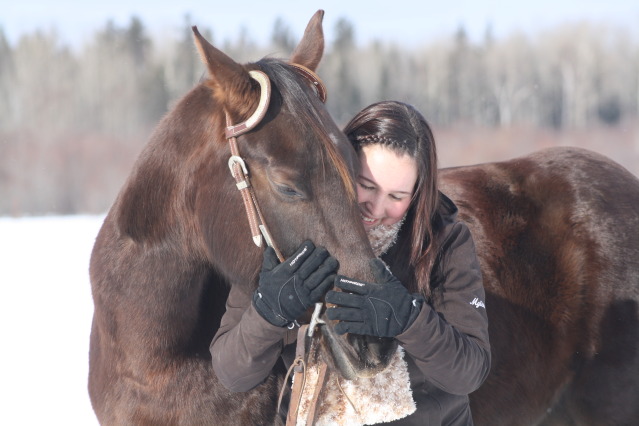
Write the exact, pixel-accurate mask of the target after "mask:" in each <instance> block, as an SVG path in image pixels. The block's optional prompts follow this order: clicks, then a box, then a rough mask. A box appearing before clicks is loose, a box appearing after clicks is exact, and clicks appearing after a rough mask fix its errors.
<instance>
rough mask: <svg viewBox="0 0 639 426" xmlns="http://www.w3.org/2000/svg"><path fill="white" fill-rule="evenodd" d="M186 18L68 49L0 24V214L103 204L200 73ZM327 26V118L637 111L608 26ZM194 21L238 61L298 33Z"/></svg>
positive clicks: (559, 121) (543, 119)
mask: <svg viewBox="0 0 639 426" xmlns="http://www.w3.org/2000/svg"><path fill="white" fill-rule="evenodd" d="M191 25H192V22H191V21H190V18H189V17H185V19H184V23H183V25H182V27H181V29H180V32H179V34H178V35H177V36H175V35H173V36H166V37H165V38H164V39H162V40H159V39H157V38H156V39H154V38H152V37H151V36H150V35H149V33H148V31H147V30H146V28H145V26H144V23H143V22H142V20H141V19H139V18H136V17H133V18H131V20H130V22H129V23H128V24H127V25H124V26H118V25H115V24H114V23H113V22H107V23H106V24H105V25H104V26H103V27H102V28H99V29H98V30H96V32H95V34H94V35H93V36H92V37H91V38H90V39H89V40H87V41H86V42H85V43H84V44H83V45H82V46H81V47H80V48H79V49H72V48H71V47H70V46H68V45H67V44H65V43H63V42H62V41H61V40H60V38H59V36H58V35H57V33H56V32H55V30H53V31H47V32H44V31H35V32H32V33H27V34H24V35H22V36H21V37H20V39H19V40H17V41H16V43H15V44H14V45H11V44H9V42H8V41H7V38H6V37H5V34H4V32H3V31H2V29H1V28H0V195H1V196H0V215H20V214H43V213H63V214H72V213H95V212H104V211H105V210H106V209H107V208H108V206H109V205H110V204H111V202H112V201H113V198H114V197H115V194H116V193H117V191H118V190H119V188H120V186H121V185H122V183H123V181H124V179H125V177H126V175H127V174H128V172H129V169H130V167H131V165H132V162H133V161H134V159H135V157H136V155H137V153H138V152H139V151H140V149H141V147H142V146H143V144H144V143H145V142H146V139H147V138H148V135H149V133H150V130H151V129H152V128H153V127H154V126H155V124H156V123H157V122H158V121H159V119H160V118H161V117H162V115H163V114H165V113H166V111H167V110H168V109H170V108H171V106H172V105H173V103H174V102H175V101H176V100H177V99H178V98H180V97H181V96H183V95H184V94H185V93H186V92H187V91H188V90H189V89H190V88H192V87H193V86H194V85H195V84H196V83H197V82H198V80H199V79H200V77H201V76H202V75H203V72H204V67H203V66H202V64H201V62H200V60H199V58H198V56H197V53H196V51H195V48H194V45H193V39H192V32H191ZM200 30H202V28H200ZM335 30H336V31H335V38H334V40H328V43H327V48H326V54H325V56H324V58H323V60H322V63H321V64H320V68H319V70H318V72H319V74H320V76H321V77H322V79H323V80H324V82H325V83H326V85H327V88H328V101H327V106H328V108H329V111H330V112H331V114H332V115H333V117H334V118H335V120H336V121H337V122H338V124H340V125H343V124H345V123H346V121H347V120H348V119H349V118H350V117H351V116H353V115H354V114H355V113H356V112H357V111H359V110H360V109H361V108H362V107H363V106H365V105H368V104H369V103H372V102H375V101H378V100H382V99H398V100H403V101H406V102H409V103H412V104H413V105H415V106H416V107H417V108H419V109H420V110H421V111H422V112H423V113H424V115H425V116H426V117H427V118H428V119H429V121H430V122H431V123H432V124H433V125H434V127H441V128H447V129H451V128H455V127H456V126H457V127H463V126H477V127H481V128H489V129H490V128H492V129H505V128H513V127H516V126H528V127H532V128H538V129H549V130H551V131H559V130H561V131H569V130H581V131H584V130H587V129H592V128H600V127H619V126H623V125H624V123H636V122H637V116H638V115H639V112H638V111H639V43H638V42H637V40H635V39H633V37H631V36H630V35H629V34H628V33H626V32H624V31H623V30H620V29H617V28H612V27H604V26H597V25H593V24H589V23H581V24H569V25H562V26H560V27H556V28H554V29H551V30H548V31H546V32H543V33H539V34H537V35H535V36H526V35H523V34H512V35H510V36H508V37H504V38H499V39H497V38H495V37H493V36H491V34H490V31H487V32H486V35H485V37H484V39H483V40H482V41H481V42H472V41H470V40H469V38H468V37H467V35H466V33H465V31H464V30H463V28H460V29H459V30H458V31H456V32H455V33H454V34H451V36H450V37H446V38H442V39H438V40H433V41H431V42H429V43H424V44H423V45H420V46H417V47H410V48H408V47H404V46H401V45H399V44H394V43H389V42H385V41H384V40H383V39H380V40H378V41H373V42H370V43H367V44H366V45H357V44H356V42H355V39H356V37H355V34H356V29H355V27H354V25H353V24H352V23H351V22H350V21H349V20H347V19H341V20H340V21H338V23H337V24H336V28H335ZM202 32H203V33H204V34H205V36H206V37H207V39H208V40H210V41H212V43H213V44H214V45H215V46H216V47H218V48H220V49H221V50H222V51H224V52H225V53H227V54H228V55H229V56H231V57H232V58H234V59H235V60H237V61H240V62H247V61H255V60H258V59H260V58H261V57H263V56H265V55H269V56H276V57H283V58H286V57H288V55H289V54H290V52H291V51H292V49H293V48H294V46H295V45H296V43H297V41H298V36H297V35H294V34H292V32H291V30H290V27H289V26H288V24H287V23H286V22H284V21H283V20H281V19H278V20H276V21H275V22H274V25H273V30H272V36H271V38H270V40H267V41H265V42H262V43H257V42H255V41H254V40H252V39H251V38H250V37H249V36H248V35H247V32H246V31H242V32H240V33H239V34H238V36H237V37H236V38H235V39H233V40H225V41H223V42H222V43H216V40H215V37H214V31H212V30H210V29H204V31H202Z"/></svg>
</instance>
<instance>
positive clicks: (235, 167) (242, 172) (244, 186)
mask: <svg viewBox="0 0 639 426" xmlns="http://www.w3.org/2000/svg"><path fill="white" fill-rule="evenodd" d="M290 65H291V66H292V67H293V68H294V69H295V71H297V72H298V73H299V74H300V75H301V76H303V77H304V78H305V79H306V80H308V81H309V82H310V83H311V86H312V87H313V89H314V90H315V92H316V93H317V96H318V97H319V98H320V100H321V101H322V102H325V101H326V87H325V86H324V83H322V80H320V78H319V77H318V76H317V74H315V73H314V72H313V71H311V70H310V69H308V68H306V67H305V66H302V65H299V64H290ZM249 75H250V76H251V78H252V79H254V80H255V81H257V82H258V83H259V85H260V100H259V102H258V105H257V109H256V110H255V112H253V114H252V115H251V116H250V117H249V118H248V119H247V120H245V121H243V122H241V123H239V124H235V125H234V124H232V122H231V117H230V116H229V114H228V112H225V118H226V129H225V132H224V134H225V136H226V138H227V139H228V140H229V145H230V147H231V158H229V169H231V174H232V175H233V178H235V184H236V186H237V189H239V190H240V193H241V194H242V200H243V202H244V208H245V210H246V216H247V218H248V221H249V227H250V229H251V235H252V237H253V242H254V243H255V245H256V246H258V247H261V246H262V239H264V240H265V241H266V244H267V245H268V246H269V247H272V248H273V250H275V254H276V255H277V257H278V259H279V260H280V262H283V261H284V257H283V256H282V252H281V251H280V250H279V249H278V248H277V247H276V246H275V244H274V242H273V238H272V237H271V233H270V232H269V230H268V227H267V226H266V222H265V221H264V216H263V215H262V211H261V210H260V206H259V204H258V202H257V198H256V197H255V192H254V191H253V187H252V186H251V182H250V180H249V177H248V175H249V172H248V168H247V167H246V163H245V162H244V160H243V159H242V157H241V156H240V152H239V149H238V147H237V136H240V135H243V134H244V133H246V132H248V131H250V130H252V129H253V128H255V126H257V125H258V124H259V123H260V121H262V119H263V118H264V116H265V115H266V111H267V110H268V105H269V102H270V99H271V82H270V80H269V78H268V76H267V75H266V74H265V73H263V72H262V71H257V70H252V71H249Z"/></svg>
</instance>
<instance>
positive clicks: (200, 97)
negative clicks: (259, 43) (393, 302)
mask: <svg viewBox="0 0 639 426" xmlns="http://www.w3.org/2000/svg"><path fill="white" fill-rule="evenodd" d="M322 17H323V12H322V11H318V13H316V14H315V15H314V17H313V18H312V19H311V21H310V22H309V24H308V26H307V29H306V32H305V34H304V36H303V38H302V40H301V41H300V43H299V45H298V46H297V48H296V49H295V51H294V52H293V54H292V56H291V59H290V63H287V62H283V61H280V60H276V59H263V60H261V61H259V62H257V63H254V64H248V65H246V66H242V65H240V64H237V63H236V62H234V61H233V60H232V59H231V58H229V57H228V56H226V55H225V54H223V53H222V52H221V51H219V50H218V49H216V48H214V47H213V46H211V45H210V44H209V43H208V42H207V41H206V40H204V39H203V38H202V37H201V36H200V34H199V32H198V31H197V29H195V28H194V33H195V43H196V46H197V48H198V50H199V52H200V55H201V57H202V60H203V62H204V63H205V65H206V66H207V68H208V71H209V75H208V78H207V79H206V80H205V81H203V82H202V83H201V84H199V85H198V86H197V87H195V88H194V89H193V90H192V91H191V92H189V93H188V94H187V95H186V96H185V97H184V98H183V99H182V100H181V101H180V102H179V103H178V104H177V105H176V106H175V108H174V109H173V110H172V111H171V112H170V113H169V114H168V115H167V116H166V117H165V118H164V119H163V120H162V122H161V123H160V124H159V125H158V127H157V129H156V130H155V132H154V134H153V135H152V137H151V139H150V141H149V143H148V144H147V146H146V147H145V149H144V150H143V152H142V153H141V155H140V157H139V159H138V161H137V163H136V165H135V166H134V169H133V171H132V173H131V175H130V177H129V179H128V180H127V182H126V183H125V185H124V187H123V189H122V190H121V192H120V194H119V195H118V197H117V199H116V201H115V203H114V205H113V207H112V208H111V210H110V211H109V213H108V215H107V217H106V219H105V221H104V224H103V226H102V229H101V230H100V233H99V235H98V237H97V240H96V242H95V246H94V249H93V253H92V257H91V265H90V274H91V284H92V292H93V300H94V318H93V325H92V331H91V344H90V373H89V394H90V397H91V402H92V405H93V408H94V410H95V412H96V415H97V417H98V419H99V421H100V422H101V423H103V424H154V425H155V424H219V425H228V424H242V425H247V424H276V423H278V422H279V421H280V420H279V417H278V416H277V415H276V405H277V404H276V403H277V395H278V391H279V389H280V387H281V386H282V384H283V383H282V382H283V376H284V374H283V371H282V365H279V364H278V365H276V367H275V370H274V372H273V375H272V376H271V377H269V379H268V380H267V381H266V382H265V383H263V384H262V385H260V386H258V387H257V388H256V389H254V390H253V391H250V392H246V393H244V394H240V395H238V394H232V393H230V392H229V391H227V390H226V389H225V388H224V387H223V386H222V385H221V384H219V382H218V380H217V378H216V376H215V374H214V372H213V371H212V367H211V357H210V354H209V344H210V342H211V340H212V337H213V335H214V334H215V332H216V330H217V328H218V327H219V322H220V318H221V316H222V314H223V313H224V306H225V300H226V297H227V294H228V289H229V286H231V285H239V286H251V287H252V288H255V286H256V285H257V275H258V272H259V269H260V266H261V262H262V251H263V247H256V245H255V244H254V243H253V240H252V239H251V235H254V234H252V233H251V229H252V228H251V229H250V228H249V224H248V223H249V222H248V220H247V215H246V213H245V211H244V204H243V198H242V195H240V192H239V191H238V187H236V181H235V179H234V177H233V176H232V175H231V173H230V171H229V165H228V164H229V158H230V157H231V154H232V152H231V148H230V147H229V143H228V142H227V136H228V135H225V130H226V131H227V132H228V128H227V127H229V125H238V126H236V127H233V129H234V130H233V131H232V132H231V133H233V132H235V131H237V145H238V149H239V153H237V154H239V155H237V154H236V155H237V156H236V157H234V160H233V162H232V164H233V173H234V174H235V176H237V175H238V174H239V170H241V167H239V166H238V164H239V165H241V163H242V162H244V163H245V166H246V167H247V168H248V171H249V173H250V178H251V181H250V182H251V187H252V188H253V190H254V195H255V198H256V199H257V201H258V205H259V208H260V210H261V212H262V214H263V217H264V223H265V224H266V225H267V226H268V228H269V229H270V234H271V236H272V239H273V241H274V243H275V245H276V247H277V248H279V250H280V251H281V252H282V253H283V255H284V256H287V255H290V254H292V253H293V252H294V250H295V249H296V248H297V247H298V246H299V245H300V244H301V243H302V242H303V241H304V240H305V239H311V240H313V241H314V242H315V243H316V244H318V245H323V246H325V247H326V248H327V249H328V250H329V251H330V252H331V253H332V254H333V255H334V256H335V257H336V258H337V259H339V260H340V269H341V270H342V271H343V272H344V273H346V274H349V275H352V276H355V277H360V278H361V279H369V280H370V279H371V278H372V277H371V272H370V270H369V264H368V260H369V259H370V258H372V257H373V254H372V251H371V249H370V247H369V244H368V239H367V237H366V234H365V232H364V229H363V227H362V225H361V216H360V214H359V209H358V207H357V203H356V199H355V193H354V185H353V182H352V178H351V174H352V172H353V166H354V164H355V163H354V161H353V160H354V157H353V156H354V153H353V151H352V148H351V146H350V143H349V142H348V141H347V140H346V138H345V136H344V135H343V134H342V132H341V131H340V130H339V129H338V127H337V126H336V125H335V123H334V122H333V121H332V119H331V118H330V116H329V114H328V113H327V111H326V108H325V106H324V104H323V103H322V101H321V97H322V96H323V94H324V93H323V90H322V86H321V82H319V81H318V80H317V79H315V78H314V77H315V76H314V73H313V70H315V69H316V67H317V65H318V63H319V61H320V59H321V56H322V53H323V47H324V38H323V34H322V27H321V21H322ZM293 63H294V64H297V65H292V64H293ZM300 66H301V67H300ZM256 72H257V73H256ZM261 73H263V74H261ZM264 75H266V76H267V78H264ZM256 76H257V77H256ZM259 76H262V77H259ZM258 77H259V78H258ZM269 86H270V89H268V87H269ZM269 92H270V94H269ZM265 93H266V95H265ZM264 100H266V102H263V101H264ZM254 111H257V112H259V113H254ZM227 118H228V122H227V121H226V119H227ZM242 123H243V124H242ZM244 126H246V127H247V129H251V130H250V131H249V132H247V133H244V134H241V132H242V131H241V129H243V128H244ZM238 129H240V130H239V131H238ZM240 157H241V160H239V161H238V159H239V158H240ZM240 186H241V185H240ZM336 200H339V202H336ZM259 238H260V237H259V235H258V237H257V239H258V242H259ZM323 330H324V333H325V335H326V336H328V338H329V339H330V340H331V349H332V350H333V354H332V358H334V359H336V360H338V361H337V362H336V363H335V364H336V365H333V368H339V369H340V371H341V372H342V374H343V375H345V376H347V377H348V376H350V377H352V376H353V375H356V374H360V373H363V374H370V373H369V372H370V371H372V372H374V371H378V370H380V369H382V368H384V367H385V365H386V364H387V363H388V361H389V360H390V355H391V354H392V353H394V352H395V349H396V346H395V344H394V343H393V342H392V341H390V340H380V339H373V338H369V337H363V336H351V337H350V338H348V340H347V338H345V337H341V336H336V335H335V333H333V332H332V328H331V326H330V325H328V326H325V327H323Z"/></svg>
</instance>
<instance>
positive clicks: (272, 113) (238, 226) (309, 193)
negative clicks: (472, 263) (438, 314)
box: [178, 11, 396, 378]
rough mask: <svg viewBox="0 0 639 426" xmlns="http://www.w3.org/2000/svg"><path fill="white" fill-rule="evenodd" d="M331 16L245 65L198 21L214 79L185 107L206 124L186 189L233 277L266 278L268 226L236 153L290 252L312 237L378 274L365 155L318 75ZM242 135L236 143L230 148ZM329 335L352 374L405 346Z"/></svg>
mask: <svg viewBox="0 0 639 426" xmlns="http://www.w3.org/2000/svg"><path fill="white" fill-rule="evenodd" d="M322 17H323V11H318V12H317V13H316V14H315V15H314V16H313V18H312V19H311V21H310V22H309V24H308V27H307V28H306V31H305V33H304V37H303V39H302V40H301V42H300V44H299V45H298V46H297V48H296V49H295V51H294V52H293V54H292V56H291V58H290V60H289V61H288V62H284V61H280V60H275V59H263V60H261V61H259V62H257V63H252V64H248V65H240V64H238V63H236V62H235V61H233V60H232V59H231V58H229V57H228V56H227V55H225V54H224V53H222V52H221V51H220V50H218V49H216V48H215V47H213V46H212V45H210V44H209V43H208V42H207V41H206V40H205V39H204V38H203V37H202V36H201V35H200V33H199V32H198V31H197V28H194V33H195V43H196V46H197V48H198V51H199V53H200V56H201V58H202V60H203V62H204V63H205V65H206V66H207V68H208V78H206V79H205V80H204V81H203V82H202V83H201V84H200V85H199V86H198V87H197V88H195V89H194V91H193V92H192V93H191V94H190V95H189V96H187V97H186V98H185V99H184V100H183V101H182V102H181V105H179V106H178V109H181V110H184V113H185V114H186V113H187V111H190V110H193V109H195V110H197V111H198V113H197V114H198V115H197V117H193V118H191V119H190V120H191V121H192V123H193V125H194V126H199V128H198V129H199V130H194V129H191V130H190V132H191V133H193V134H194V137H196V138H199V139H201V140H205V141H206V143H203V144H202V145H201V146H199V147H198V148H197V149H196V150H195V151H194V152H193V156H192V158H191V159H190V160H191V161H192V162H193V166H192V169H193V175H192V178H191V185H190V187H189V188H187V189H186V194H185V197H186V198H187V200H188V202H189V203H190V206H191V208H192V209H193V210H194V212H195V217H196V223H195V225H194V226H196V227H197V228H198V229H199V232H198V233H197V234H198V235H201V236H203V239H202V241H201V245H200V247H201V253H202V256H205V257H206V258H207V259H208V260H209V262H210V263H211V264H212V265H213V267H214V268H215V269H216V270H217V271H218V272H219V273H220V274H221V275H223V276H224V277H225V278H226V279H227V280H228V281H229V283H231V285H242V286H253V287H254V286H256V285H257V275H258V272H259V269H260V265H261V260H262V250H263V249H264V247H263V246H264V242H263V241H260V239H261V238H262V237H261V236H260V232H259V230H258V231H257V235H254V234H255V232H253V233H252V232H251V229H250V228H249V221H248V220H247V213H245V209H244V204H243V200H242V196H241V194H240V191H239V190H238V187H237V186H236V183H237V182H236V179H235V178H234V176H232V173H231V171H230V170H229V165H228V164H229V158H230V157H231V156H232V155H234V157H233V158H234V160H232V161H231V168H234V167H235V168H236V171H235V172H234V175H235V176H237V173H241V170H242V169H243V168H244V167H245V168H246V170H247V172H248V176H249V179H250V185H251V187H252V189H253V193H254V197H255V199H256V200H257V204H258V205H259V210H260V211H261V213H262V215H263V219H264V224H265V225H266V226H267V227H268V229H269V230H270V235H271V236H272V239H273V242H274V245H275V247H276V248H277V249H279V251H280V252H281V254H282V255H283V256H284V257H287V256H290V255H291V254H292V253H293V252H294V251H295V249H296V248H297V247H298V246H299V245H300V244H301V243H302V242H303V241H304V240H305V239H310V240H312V241H314V242H315V244H316V245H323V246H325V247H326V248H327V249H328V250H329V252H330V253H331V254H332V255H333V256H334V257H336V258H337V259H338V260H339V262H340V273H341V274H344V275H348V276H352V277H356V278H359V279H363V280H371V279H372V276H371V271H370V270H369V263H368V260H369V259H370V258H372V257H373V256H374V255H373V253H372V251H371V249H370V246H369V242H368V239H367V236H366V233H365V231H364V228H363V226H362V224H361V216H360V213H359V209H358V206H357V200H356V194H355V189H354V184H353V180H352V174H353V171H354V168H355V167H356V164H357V157H356V155H355V153H354V151H353V149H352V147H351V145H350V143H349V142H348V140H347V139H346V137H345V136H344V134H343V133H342V132H341V131H340V129H339V128H338V126H337V125H336V124H335V122H334V121H333V120H332V118H331V117H330V115H329V114H328V112H327V110H326V107H325V106H324V103H323V99H322V97H323V95H324V93H323V86H322V84H321V82H320V81H319V80H318V79H317V78H316V76H315V75H314V70H315V69H316V68H317V65H318V64H319V62H320V59H321V56H322V53H323V49H324V37H323V33H322V25H321V22H322ZM256 71H257V73H256ZM261 73H264V75H266V76H267V78H266V79H264V77H263V74H261ZM268 86H270V89H269V88H268ZM269 91H270V94H269V96H266V92H269ZM265 98H270V99H265ZM231 125H239V126H236V127H230V126H231ZM245 127H248V128H249V129H250V130H248V131H246V129H245ZM225 131H226V133H227V134H226V135H225ZM233 135H236V136H237V139H236V143H237V151H234V152H231V148H230V147H229V140H228V138H229V137H231V136H233ZM242 185H243V184H241V183H240V186H242ZM249 198H250V197H249ZM257 218H258V219H257V220H258V221H259V214H258V215H257ZM252 234H253V235H252ZM252 236H254V237H255V240H256V241H257V243H260V244H261V246H260V247H258V246H256V244H254V242H253V238H252ZM327 322H328V321H327ZM322 334H323V337H324V343H326V345H325V346H326V347H327V348H330V349H329V350H327V354H329V356H328V358H329V362H331V361H332V362H333V363H334V365H335V367H337V368H338V369H339V371H340V372H341V373H342V375H343V376H345V377H347V378H354V377H356V376H370V375H372V374H374V373H376V372H378V371H380V370H381V369H383V368H384V367H385V366H386V365H387V363H388V362H389V359H390V355H392V353H393V352H394V351H395V349H396V344H395V343H394V341H393V340H391V339H378V338H373V337H366V336H356V335H347V336H339V335H337V334H336V333H335V332H334V331H333V328H332V325H331V324H330V323H329V324H327V325H325V326H322Z"/></svg>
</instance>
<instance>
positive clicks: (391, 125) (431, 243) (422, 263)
mask: <svg viewBox="0 0 639 426" xmlns="http://www.w3.org/2000/svg"><path fill="white" fill-rule="evenodd" d="M344 133H346V136H347V137H348V139H349V140H350V141H351V143H352V144H353V147H354V148H355V151H356V152H357V153H358V154H359V153H360V151H361V150H362V147H364V146H366V145H373V144H381V145H383V146H384V147H386V148H389V149H391V150H393V151H395V152H396V153H398V154H402V153H403V154H408V155H409V156H410V157H411V158H413V159H414V160H415V162H416V163H417V176H418V177H417V182H416V183H415V188H414V191H413V199H412V201H411V205H410V207H409V214H408V217H412V218H413V220H412V229H411V230H410V243H411V247H410V265H411V266H413V267H414V268H415V277H416V278H417V286H418V287H419V290H420V291H421V292H423V293H424V294H425V295H428V294H429V293H430V291H429V290H430V289H429V288H428V287H429V280H428V277H429V276H430V269H431V268H432V265H433V262H434V259H435V256H436V254H437V253H436V252H437V248H436V247H435V244H436V243H435V238H434V237H433V223H434V221H435V218H436V214H437V206H438V204H439V191H438V186H437V152H436V148H435V138H434V137H433V132H432V131H431V129H430V126H429V125H428V123H427V122H426V119H425V118H424V116H423V115H422V114H421V113H420V112H419V111H417V109H415V108H414V107H413V106H411V105H408V104H405V103H402V102H396V101H384V102H378V103H375V104H372V105H370V106H368V107H366V108H364V109H363V110H362V111H360V112H359V113H358V114H357V115H356V116H355V117H353V119H352V120H351V121H350V122H349V123H348V124H347V125H346V127H345V128H344ZM408 224H409V222H407V225H408ZM420 277H421V278H420ZM424 278H425V279H424Z"/></svg>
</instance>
